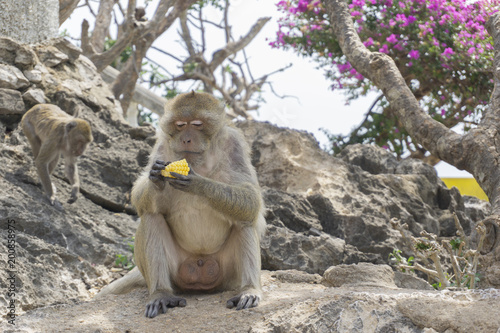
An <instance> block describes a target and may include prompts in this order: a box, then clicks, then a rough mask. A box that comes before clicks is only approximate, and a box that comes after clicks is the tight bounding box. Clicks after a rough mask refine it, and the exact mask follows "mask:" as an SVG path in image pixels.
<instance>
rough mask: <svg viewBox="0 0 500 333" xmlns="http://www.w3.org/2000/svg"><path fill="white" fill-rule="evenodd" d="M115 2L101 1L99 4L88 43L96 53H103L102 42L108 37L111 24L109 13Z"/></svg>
mask: <svg viewBox="0 0 500 333" xmlns="http://www.w3.org/2000/svg"><path fill="white" fill-rule="evenodd" d="M114 4H115V0H102V1H101V2H100V4H99V12H98V13H97V17H96V21H95V26H94V30H93V31H92V37H91V38H90V43H91V44H92V46H93V48H94V50H95V51H97V52H102V51H104V41H105V39H106V36H107V35H108V30H109V25H110V23H111V13H112V10H113V6H114Z"/></svg>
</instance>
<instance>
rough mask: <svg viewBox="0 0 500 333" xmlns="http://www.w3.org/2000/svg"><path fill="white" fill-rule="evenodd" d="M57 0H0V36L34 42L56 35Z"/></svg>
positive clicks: (23, 41) (57, 27) (57, 24)
mask: <svg viewBox="0 0 500 333" xmlns="http://www.w3.org/2000/svg"><path fill="white" fill-rule="evenodd" d="M58 29H59V0H23V1H0V36H2V37H10V38H12V39H15V40H16V41H18V42H20V43H25V44H36V43H40V42H43V41H44V40H47V39H50V38H54V37H57V35H58Z"/></svg>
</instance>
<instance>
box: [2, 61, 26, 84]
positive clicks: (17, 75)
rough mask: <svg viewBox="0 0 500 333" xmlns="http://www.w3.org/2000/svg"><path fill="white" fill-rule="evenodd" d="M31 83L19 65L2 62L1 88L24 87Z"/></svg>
mask: <svg viewBox="0 0 500 333" xmlns="http://www.w3.org/2000/svg"><path fill="white" fill-rule="evenodd" d="M29 84H30V83H29V81H28V79H27V78H26V77H25V76H24V75H23V72H21V71H20V70H19V69H18V68H17V67H14V66H11V65H4V64H0V88H5V89H23V88H26V87H28V86H29Z"/></svg>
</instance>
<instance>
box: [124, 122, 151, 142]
mask: <svg viewBox="0 0 500 333" xmlns="http://www.w3.org/2000/svg"><path fill="white" fill-rule="evenodd" d="M128 134H130V137H131V138H132V139H135V140H145V139H147V138H149V137H152V136H155V135H156V129H155V128H154V127H153V126H151V125H148V126H139V127H132V128H130V129H129V130H128Z"/></svg>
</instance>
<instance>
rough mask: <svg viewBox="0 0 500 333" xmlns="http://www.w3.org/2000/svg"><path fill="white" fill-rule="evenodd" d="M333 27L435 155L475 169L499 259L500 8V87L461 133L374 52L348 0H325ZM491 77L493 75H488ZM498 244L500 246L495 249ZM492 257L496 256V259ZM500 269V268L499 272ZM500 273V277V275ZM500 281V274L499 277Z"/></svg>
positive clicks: (497, 67) (499, 33) (351, 57)
mask: <svg viewBox="0 0 500 333" xmlns="http://www.w3.org/2000/svg"><path fill="white" fill-rule="evenodd" d="M324 4H325V9H326V11H327V13H328V16H329V17H330V22H331V24H332V28H333V32H334V33H335V35H336V36H337V39H338V41H339V45H340V47H341V48H342V52H343V53H344V54H345V56H346V57H347V59H348V61H349V62H350V63H351V65H352V66H353V67H354V68H355V69H356V70H357V71H358V72H360V73H361V74H362V75H364V76H365V77H366V78H368V79H370V80H372V81H373V82H374V83H375V85H376V86H377V87H378V88H379V89H380V90H382V92H383V93H384V95H385V97H386V98H387V100H388V101H389V103H390V105H391V107H392V108H393V110H395V112H396V114H397V116H398V117H399V119H400V120H401V122H402V123H403V126H404V128H405V129H406V130H407V131H408V133H409V134H410V135H411V136H412V137H413V138H414V139H415V140H416V141H418V142H419V143H420V144H421V145H422V146H423V147H424V148H425V149H427V150H428V151H429V152H431V153H432V154H433V155H435V156H437V157H438V158H440V159H442V160H443V161H446V162H448V163H449V164H452V165H454V166H455V167H457V168H458V169H460V170H467V171H469V172H470V173H471V174H472V175H473V176H474V178H475V179H476V180H477V181H478V183H479V185H480V186H481V188H482V189H483V190H484V191H485V193H486V195H488V198H489V199H490V203H491V207H492V212H491V215H490V216H489V217H488V218H487V219H486V220H485V221H484V222H485V225H486V226H487V227H488V233H489V235H488V238H489V239H492V241H491V242H490V243H491V244H490V247H489V248H488V249H487V250H488V251H490V253H491V255H492V257H493V260H492V262H498V261H499V260H500V246H498V245H500V241H499V240H500V239H499V222H500V165H499V164H500V144H499V143H500V86H499V84H500V73H499V71H500V14H498V13H497V14H495V15H493V16H492V17H491V18H490V20H489V21H488V24H487V28H488V31H489V33H490V34H491V35H492V36H493V38H494V41H495V60H494V66H493V68H494V75H495V76H494V79H495V89H494V91H493V94H492V96H491V101H490V107H489V108H488V109H487V110H486V111H485V112H484V114H483V119H482V121H481V123H480V124H479V126H478V127H477V128H475V129H472V130H470V131H469V132H467V133H466V134H463V135H460V134H457V133H455V132H454V131H452V130H450V129H448V128H446V127H445V126H444V125H443V124H441V123H439V122H437V121H435V120H434V119H432V118H431V117H430V116H429V115H428V114H426V113H425V112H424V111H423V110H421V109H420V105H419V103H418V101H417V99H416V98H415V96H414V95H413V94H412V92H411V90H410V88H409V87H408V86H407V85H406V83H405V81H404V79H403V77H402V75H401V73H400V72H399V71H398V69H397V67H396V65H395V63H394V61H393V60H392V59H391V58H390V57H389V56H388V55H386V54H383V53H379V52H370V51H369V50H368V49H367V48H366V47H365V46H364V45H363V43H362V42H361V40H360V38H359V36H358V34H357V32H356V29H355V27H354V25H353V19H352V17H351V14H350V11H349V8H348V5H347V3H346V2H345V1H343V0H325V1H324ZM485 79H487V78H485ZM496 249H498V251H494V250H496ZM490 263H491V262H490ZM495 274H498V273H495ZM497 278H500V277H497ZM499 281H500V280H499Z"/></svg>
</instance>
